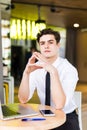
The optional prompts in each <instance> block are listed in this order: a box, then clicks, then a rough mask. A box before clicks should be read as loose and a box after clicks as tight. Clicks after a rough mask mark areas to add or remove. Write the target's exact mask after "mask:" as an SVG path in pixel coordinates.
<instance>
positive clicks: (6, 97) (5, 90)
mask: <svg viewBox="0 0 87 130" xmlns="http://www.w3.org/2000/svg"><path fill="white" fill-rule="evenodd" d="M3 87H4V102H5V103H6V104H7V103H8V100H9V99H8V97H9V85H8V83H7V82H4V83H3Z"/></svg>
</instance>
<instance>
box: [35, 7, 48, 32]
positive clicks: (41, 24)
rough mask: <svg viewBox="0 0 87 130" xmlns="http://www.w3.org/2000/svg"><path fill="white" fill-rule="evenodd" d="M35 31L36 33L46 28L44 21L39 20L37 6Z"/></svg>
mask: <svg viewBox="0 0 87 130" xmlns="http://www.w3.org/2000/svg"><path fill="white" fill-rule="evenodd" d="M35 24H36V29H37V30H38V31H40V30H42V29H44V28H46V21H45V20H42V19H41V18H40V5H38V20H36V21H35Z"/></svg>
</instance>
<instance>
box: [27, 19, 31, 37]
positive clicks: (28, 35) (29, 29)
mask: <svg viewBox="0 0 87 130" xmlns="http://www.w3.org/2000/svg"><path fill="white" fill-rule="evenodd" d="M27 38H28V39H30V38H31V22H30V20H27Z"/></svg>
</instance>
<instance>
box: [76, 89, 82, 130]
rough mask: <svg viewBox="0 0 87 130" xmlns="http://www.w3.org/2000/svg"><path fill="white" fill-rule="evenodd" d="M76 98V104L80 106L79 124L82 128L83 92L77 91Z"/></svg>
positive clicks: (78, 112)
mask: <svg viewBox="0 0 87 130" xmlns="http://www.w3.org/2000/svg"><path fill="white" fill-rule="evenodd" d="M74 98H75V102H76V105H77V107H78V108H77V114H78V118H79V126H80V130H82V110H81V105H82V93H81V92H80V91H75V93H74Z"/></svg>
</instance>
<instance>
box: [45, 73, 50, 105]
mask: <svg viewBox="0 0 87 130" xmlns="http://www.w3.org/2000/svg"><path fill="white" fill-rule="evenodd" d="M45 93H46V95H45V105H49V106H50V74H49V72H47V74H46V92H45Z"/></svg>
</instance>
